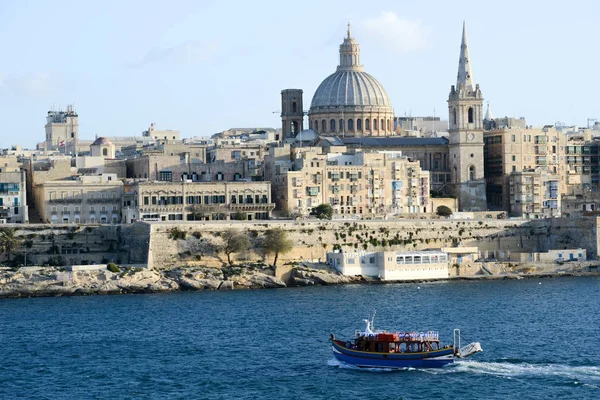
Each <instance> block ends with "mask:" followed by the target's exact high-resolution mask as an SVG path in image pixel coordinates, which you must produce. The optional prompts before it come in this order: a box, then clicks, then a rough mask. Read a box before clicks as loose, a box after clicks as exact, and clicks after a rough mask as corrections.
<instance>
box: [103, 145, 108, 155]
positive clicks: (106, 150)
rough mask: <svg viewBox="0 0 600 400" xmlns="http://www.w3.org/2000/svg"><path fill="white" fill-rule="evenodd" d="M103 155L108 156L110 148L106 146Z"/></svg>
mask: <svg viewBox="0 0 600 400" xmlns="http://www.w3.org/2000/svg"><path fill="white" fill-rule="evenodd" d="M102 155H103V156H107V155H108V149H107V148H106V147H105V148H103V149H102Z"/></svg>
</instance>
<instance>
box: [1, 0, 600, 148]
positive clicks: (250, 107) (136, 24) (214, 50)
mask: <svg viewBox="0 0 600 400" xmlns="http://www.w3.org/2000/svg"><path fill="white" fill-rule="evenodd" d="M599 4H600V3H598V4H597V3H596V2H593V1H577V0H572V1H569V2H565V1H560V2H559V1H544V2H542V1H535V2H526V1H512V0H506V1H502V2H500V1H490V2H483V1H477V2H475V1H454V2H447V1H426V0H423V1H418V2H416V1H398V0H392V1H385V0H382V1H378V0H370V1H364V0H362V1H355V0H346V1H326V2H325V1H322V0H321V1H313V0H305V1H302V2H287V1H260V0H256V1H252V2H248V1H237V0H231V1H229V2H224V1H209V0H207V1H192V0H189V1H178V0H171V1H168V2H167V1H157V0H145V1H138V0H126V1H113V0H105V1H102V2H99V1H96V2H91V1H90V2H88V1H59V0H56V1H43V0H39V1H26V0H20V1H12V0H3V1H2V2H0V46H1V48H2V57H1V58H0V60H1V61H0V102H1V103H2V104H1V105H2V110H3V112H4V127H3V128H4V129H3V133H2V135H1V136H0V138H1V140H0V147H8V146H10V145H12V144H16V143H21V144H23V145H25V146H27V147H33V146H34V145H35V143H37V142H40V141H42V140H43V139H44V123H45V115H46V112H47V111H48V110H50V109H52V108H54V109H59V108H63V109H64V108H65V107H66V105H67V104H70V103H73V104H74V105H75V108H76V110H77V112H78V113H79V116H80V137H81V138H93V137H94V136H95V135H96V134H98V135H99V136H102V135H106V136H117V135H136V134H140V132H141V131H142V130H144V129H146V128H147V127H148V126H149V124H150V123H151V122H155V123H156V125H157V128H158V129H179V130H180V131H181V133H182V136H183V137H191V136H198V135H199V136H207V135H211V134H213V133H215V132H218V131H222V130H225V129H227V128H230V127H252V126H272V127H279V125H280V120H279V115H278V114H277V113H273V112H274V111H278V110H279V109H280V106H279V102H280V92H281V90H282V89H284V88H301V89H303V90H304V108H305V109H308V108H309V106H310V101H311V98H312V95H313V93H314V91H315V89H316V88H317V86H318V85H319V83H320V82H321V81H322V80H323V79H324V78H325V77H327V76H328V75H329V74H331V73H332V72H334V71H335V67H336V66H337V62H338V58H337V57H338V53H337V52H338V46H339V44H340V43H341V42H342V40H343V37H344V35H345V32H346V24H347V23H348V22H350V23H351V24H352V31H353V35H354V37H355V38H356V40H357V41H358V43H359V44H360V45H361V62H362V64H363V65H364V67H365V71H367V72H369V73H370V74H371V75H373V76H375V77H376V78H377V79H378V80H379V81H380V82H381V83H382V84H383V86H384V87H385V88H386V90H387V92H388V95H389V96H390V98H391V101H392V104H393V106H394V110H395V112H396V115H405V114H407V115H408V114H411V115H413V116H419V115H431V114H432V113H433V112H434V110H435V113H436V115H438V116H442V117H444V118H447V117H446V115H447V105H446V99H447V96H448V92H449V89H450V86H451V85H452V84H453V83H454V82H455V81H456V72H457V65H458V55H459V47H460V38H461V28H462V21H463V20H466V23H467V33H468V37H469V51H470V56H471V65H472V68H473V76H474V79H475V82H476V83H479V84H480V86H481V89H482V91H483V95H484V97H485V98H486V102H487V101H489V102H490V104H491V107H492V111H493V114H494V115H495V116H497V117H498V116H505V115H507V116H516V117H521V116H522V117H525V118H526V119H527V121H528V123H530V124H533V125H543V124H552V123H555V122H556V121H561V122H564V123H567V124H577V125H580V126H584V125H585V124H586V122H587V120H586V119H587V118H600V108H599V101H598V99H597V96H598V93H600V79H599V78H598V75H599V73H598V64H599V56H598V50H597V45H598V42H599V39H600V33H599V32H600V30H599V28H598V23H597V18H598V15H600V5H599Z"/></svg>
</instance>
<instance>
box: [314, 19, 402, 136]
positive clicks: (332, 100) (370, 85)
mask: <svg viewBox="0 0 600 400" xmlns="http://www.w3.org/2000/svg"><path fill="white" fill-rule="evenodd" d="M393 119H394V110H393V109H392V102H391V101H390V99H389V97H388V95H387V93H386V92H385V89H384V88H383V86H382V85H381V83H379V82H378V81H377V79H375V78H374V77H373V76H371V75H369V74H368V73H366V72H365V71H364V70H363V67H362V65H361V64H360V46H359V45H358V43H357V42H356V40H354V38H353V37H352V34H351V32H350V25H349V24H348V34H347V35H346V37H345V38H344V42H343V43H342V44H341V45H340V63H339V65H338V67H337V71H335V72H334V73H333V74H331V75H329V76H328V77H327V78H325V80H324V81H323V82H321V84H320V85H319V87H318V88H317V90H316V92H315V94H314V96H313V98H312V102H311V104H310V109H309V110H308V120H309V127H310V128H312V129H313V130H315V131H316V132H317V133H318V134H327V135H339V134H341V135H344V136H383V135H388V134H391V133H393Z"/></svg>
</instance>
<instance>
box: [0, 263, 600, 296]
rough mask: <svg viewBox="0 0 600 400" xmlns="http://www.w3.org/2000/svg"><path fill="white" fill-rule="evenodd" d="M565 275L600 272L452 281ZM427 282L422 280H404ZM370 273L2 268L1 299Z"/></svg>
mask: <svg viewBox="0 0 600 400" xmlns="http://www.w3.org/2000/svg"><path fill="white" fill-rule="evenodd" d="M561 276H600V273H597V272H552V273H537V274H536V273H529V274H502V275H474V276H457V277H451V278H448V279H447V280H494V279H495V280H498V279H523V278H549V277H561ZM405 282H413V283H416V282H423V281H405ZM386 283H397V282H389V281H381V280H379V279H374V278H368V277H361V276H357V277H350V276H344V275H340V274H339V273H338V272H336V271H334V270H331V269H329V268H328V267H327V266H323V265H322V266H320V267H319V268H314V267H310V266H305V265H299V266H295V267H294V268H292V269H291V272H290V274H289V277H288V279H286V282H284V281H283V280H282V279H279V278H277V277H276V276H275V274H274V270H273V269H272V268H268V267H263V268H261V267H256V266H235V267H224V268H210V267H185V268H172V269H165V270H155V269H141V268H123V269H122V270H121V271H120V272H111V271H109V270H107V269H106V270H97V271H78V272H68V271H65V270H64V269H59V268H54V267H26V268H19V269H10V268H3V269H0V298H19V297H54V296H86V295H100V294H128V293H131V294H133V293H164V292H176V291H198V290H240V289H266V288H285V287H299V286H312V285H343V284H386Z"/></svg>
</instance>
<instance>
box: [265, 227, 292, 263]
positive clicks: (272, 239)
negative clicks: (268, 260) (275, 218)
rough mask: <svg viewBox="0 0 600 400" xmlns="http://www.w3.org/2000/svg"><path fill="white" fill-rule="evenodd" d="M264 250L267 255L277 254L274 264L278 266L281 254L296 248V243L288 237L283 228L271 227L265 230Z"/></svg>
mask: <svg viewBox="0 0 600 400" xmlns="http://www.w3.org/2000/svg"><path fill="white" fill-rule="evenodd" d="M262 245H263V250H264V252H265V255H268V254H275V258H274V259H273V266H274V267H276V266H277V258H278V257H279V254H285V253H288V252H290V251H291V250H292V249H293V248H294V243H293V242H292V241H291V240H290V239H289V238H288V237H287V233H286V232H285V231H284V230H283V229H281V228H274V229H269V230H268V231H266V232H265V238H264V240H263V243H262Z"/></svg>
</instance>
